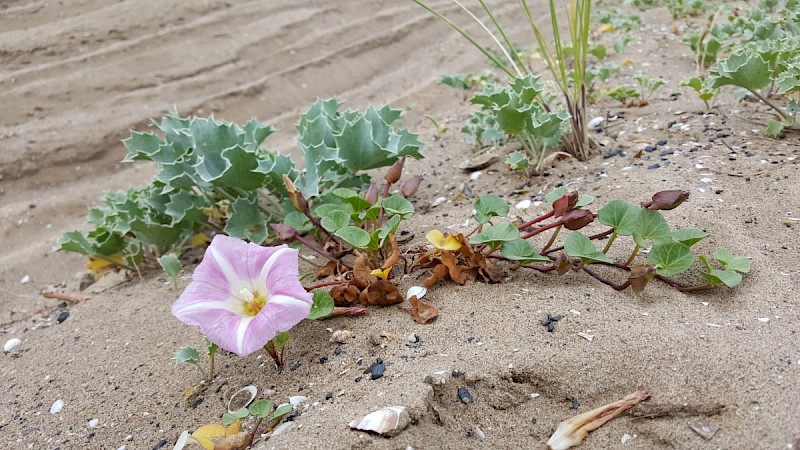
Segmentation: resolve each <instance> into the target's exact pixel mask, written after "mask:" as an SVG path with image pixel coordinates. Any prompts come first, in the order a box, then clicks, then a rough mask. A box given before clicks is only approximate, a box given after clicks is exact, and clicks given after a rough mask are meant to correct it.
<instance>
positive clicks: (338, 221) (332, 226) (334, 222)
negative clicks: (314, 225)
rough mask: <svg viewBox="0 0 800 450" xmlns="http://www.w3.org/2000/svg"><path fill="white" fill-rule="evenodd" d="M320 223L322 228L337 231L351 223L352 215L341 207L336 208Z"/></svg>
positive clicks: (332, 231)
mask: <svg viewBox="0 0 800 450" xmlns="http://www.w3.org/2000/svg"><path fill="white" fill-rule="evenodd" d="M319 223H320V225H322V228H325V229H326V230H328V232H330V233H335V232H336V231H338V230H340V229H342V228H344V227H346V226H348V225H350V215H349V214H347V213H345V212H344V211H342V210H341V209H334V210H332V211H331V212H329V213H328V214H327V215H326V216H324V217H323V218H322V219H320V221H319Z"/></svg>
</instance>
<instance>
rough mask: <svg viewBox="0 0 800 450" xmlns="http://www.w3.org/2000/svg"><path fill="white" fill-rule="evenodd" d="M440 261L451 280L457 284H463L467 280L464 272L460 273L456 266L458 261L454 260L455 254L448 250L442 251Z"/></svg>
mask: <svg viewBox="0 0 800 450" xmlns="http://www.w3.org/2000/svg"><path fill="white" fill-rule="evenodd" d="M441 261H442V264H444V265H445V266H446V267H447V271H448V276H449V277H450V279H451V280H453V282H455V283H458V284H464V283H466V282H467V279H466V278H465V277H464V274H463V273H461V270H460V269H459V268H458V261H456V257H455V255H453V254H452V253H450V252H442V256H441Z"/></svg>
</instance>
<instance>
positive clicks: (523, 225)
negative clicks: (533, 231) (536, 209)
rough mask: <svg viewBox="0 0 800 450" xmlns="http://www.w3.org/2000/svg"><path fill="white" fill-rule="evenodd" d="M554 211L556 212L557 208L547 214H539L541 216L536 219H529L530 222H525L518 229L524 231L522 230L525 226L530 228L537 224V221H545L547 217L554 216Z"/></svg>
mask: <svg viewBox="0 0 800 450" xmlns="http://www.w3.org/2000/svg"><path fill="white" fill-rule="evenodd" d="M554 213H555V210H552V211H550V212H549V213H547V214H543V215H541V216H539V217H537V218H535V219H532V220H529V221H528V222H525V223H523V224H522V225H520V226H518V227H517V229H518V230H520V231H522V230H524V229H525V228H528V227H529V226H531V225H534V224H537V223H539V222H541V221H543V220H545V219H549V218H551V217H553V214H554Z"/></svg>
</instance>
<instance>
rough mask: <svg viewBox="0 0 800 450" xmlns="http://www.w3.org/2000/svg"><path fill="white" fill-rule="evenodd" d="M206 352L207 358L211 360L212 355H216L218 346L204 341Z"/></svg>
mask: <svg viewBox="0 0 800 450" xmlns="http://www.w3.org/2000/svg"><path fill="white" fill-rule="evenodd" d="M206 350H207V353H208V357H209V358H213V357H214V355H215V354H216V353H217V350H219V345H217V344H215V343H213V342H211V341H209V340H208V339H206Z"/></svg>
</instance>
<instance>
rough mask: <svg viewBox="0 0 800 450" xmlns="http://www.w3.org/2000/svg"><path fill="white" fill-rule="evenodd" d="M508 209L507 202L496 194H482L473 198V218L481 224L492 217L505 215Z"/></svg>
mask: <svg viewBox="0 0 800 450" xmlns="http://www.w3.org/2000/svg"><path fill="white" fill-rule="evenodd" d="M508 210H509V207H508V203H506V201H505V200H503V199H502V198H501V197H500V196H498V195H494V194H492V195H483V196H481V197H479V198H478V199H477V200H475V220H476V221H477V222H478V223H479V224H481V225H483V224H484V223H486V222H488V221H490V220H491V219H492V217H505V216H506V214H508Z"/></svg>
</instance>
